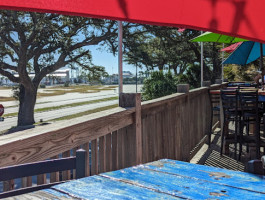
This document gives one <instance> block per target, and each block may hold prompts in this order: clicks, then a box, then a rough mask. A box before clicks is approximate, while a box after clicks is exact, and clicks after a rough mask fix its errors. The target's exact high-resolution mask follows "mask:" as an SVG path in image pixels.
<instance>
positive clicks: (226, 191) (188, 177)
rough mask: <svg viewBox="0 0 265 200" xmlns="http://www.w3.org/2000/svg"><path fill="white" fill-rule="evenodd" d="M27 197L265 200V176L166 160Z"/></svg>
mask: <svg viewBox="0 0 265 200" xmlns="http://www.w3.org/2000/svg"><path fill="white" fill-rule="evenodd" d="M27 195H30V196H31V197H32V196H35V197H40V196H41V197H45V199H242V200H243V199H244V200H245V199H265V176H259V175H254V174H249V173H244V172H238V171H231V170H226V169H220V168H215V167H209V166H204V165H196V164H190V163H186V162H181V161H175V160H169V159H163V160H159V161H155V162H151V163H147V164H144V165H139V166H136V167H130V168H126V169H122V170H118V171H113V172H107V173H103V174H100V175H97V176H91V177H86V178H83V179H79V180H74V181H70V182H67V183H63V184H59V185H56V186H54V187H52V188H51V189H45V190H41V191H38V192H34V193H30V194H27Z"/></svg>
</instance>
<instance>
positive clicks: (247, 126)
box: [246, 119, 249, 153]
mask: <svg viewBox="0 0 265 200" xmlns="http://www.w3.org/2000/svg"><path fill="white" fill-rule="evenodd" d="M246 121H249V119H247V120H246ZM246 134H247V136H249V122H247V124H246ZM247 153H249V145H248V144H247Z"/></svg>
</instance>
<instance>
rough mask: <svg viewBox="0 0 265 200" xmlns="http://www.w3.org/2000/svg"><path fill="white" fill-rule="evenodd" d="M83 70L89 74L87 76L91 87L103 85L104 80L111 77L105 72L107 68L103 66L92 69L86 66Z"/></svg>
mask: <svg viewBox="0 0 265 200" xmlns="http://www.w3.org/2000/svg"><path fill="white" fill-rule="evenodd" d="M83 69H84V70H86V71H87V72H88V73H87V75H86V76H87V79H88V82H89V83H90V84H91V85H95V84H101V83H102V78H105V77H108V76H109V74H108V73H107V72H106V71H105V67H103V66H92V67H89V66H86V67H83Z"/></svg>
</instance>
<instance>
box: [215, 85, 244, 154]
mask: <svg viewBox="0 0 265 200" xmlns="http://www.w3.org/2000/svg"><path fill="white" fill-rule="evenodd" d="M221 99H222V108H223V128H222V133H221V152H220V153H221V155H223V146H224V140H226V141H228V139H229V140H230V143H231V142H232V143H234V145H235V157H236V152H237V142H238V123H239V119H240V112H239V110H238V91H237V90H235V89H233V90H221ZM231 121H232V122H234V123H235V133H234V135H233V134H229V122H231ZM231 136H234V137H231Z"/></svg>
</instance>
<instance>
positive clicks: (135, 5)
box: [0, 0, 265, 42]
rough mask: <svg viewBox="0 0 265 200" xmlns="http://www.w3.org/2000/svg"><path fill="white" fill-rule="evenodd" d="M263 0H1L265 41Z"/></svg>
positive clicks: (0, 4) (8, 5) (4, 4)
mask: <svg viewBox="0 0 265 200" xmlns="http://www.w3.org/2000/svg"><path fill="white" fill-rule="evenodd" d="M264 7H265V1H262V0H230V1H229V0H188V1H187V0H164V1H161V0H152V1H150V0H108V1H106V0H63V1H60V0H1V1H0V9H8V10H20V11H23V10H24V11H35V12H51V13H60V14H66V15H76V16H84V17H96V18H105V19H112V20H119V21H129V22H134V23H144V24H152V25H163V26H173V27H183V28H192V29H197V30H209V31H212V32H219V33H222V34H226V35H233V36H237V37H240V36H242V37H244V38H248V39H251V40H253V41H257V42H265V29H264V28H262V27H264V26H265V21H264V19H265V12H264Z"/></svg>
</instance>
